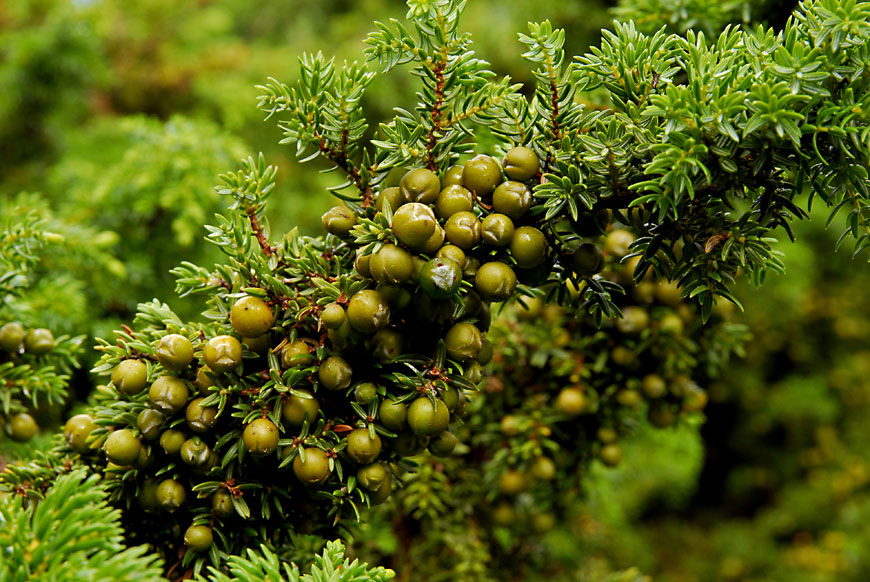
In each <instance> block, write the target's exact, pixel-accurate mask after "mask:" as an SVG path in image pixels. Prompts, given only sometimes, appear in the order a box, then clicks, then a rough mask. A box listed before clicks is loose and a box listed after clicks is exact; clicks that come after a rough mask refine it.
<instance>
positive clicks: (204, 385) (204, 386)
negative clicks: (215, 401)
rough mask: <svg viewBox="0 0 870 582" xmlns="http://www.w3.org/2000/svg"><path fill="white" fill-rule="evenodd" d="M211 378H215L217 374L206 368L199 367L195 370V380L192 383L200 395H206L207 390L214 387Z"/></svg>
mask: <svg viewBox="0 0 870 582" xmlns="http://www.w3.org/2000/svg"><path fill="white" fill-rule="evenodd" d="M213 376H217V374H216V373H215V371H214V370H212V369H210V368H209V367H208V366H200V367H199V368H197V370H196V380H194V381H193V385H194V386H196V389H197V391H198V392H199V393H200V394H208V389H209V388H211V387H212V386H214V380H213V379H212V377H213Z"/></svg>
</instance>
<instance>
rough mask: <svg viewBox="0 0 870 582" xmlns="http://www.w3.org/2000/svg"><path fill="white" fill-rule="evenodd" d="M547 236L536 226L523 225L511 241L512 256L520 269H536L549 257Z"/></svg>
mask: <svg viewBox="0 0 870 582" xmlns="http://www.w3.org/2000/svg"><path fill="white" fill-rule="evenodd" d="M548 246H549V245H548V244H547V238H546V237H545V236H544V233H543V232H541V231H540V230H539V229H537V228H535V227H534V226H521V227H519V228H518V229H516V231H515V232H514V236H513V239H511V242H510V250H511V256H512V257H513V258H514V260H515V261H516V262H517V267H519V268H520V269H534V268H535V267H537V266H538V265H540V264H541V263H543V262H544V261H545V260H546V259H547V249H548Z"/></svg>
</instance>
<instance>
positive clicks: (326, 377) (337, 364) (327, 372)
mask: <svg viewBox="0 0 870 582" xmlns="http://www.w3.org/2000/svg"><path fill="white" fill-rule="evenodd" d="M352 375H353V369H352V368H351V367H350V364H348V363H347V361H346V360H345V359H344V358H342V357H341V356H330V357H328V358H326V359H325V360H323V362H322V363H321V364H320V367H319V368H318V369H317V377H318V378H319V379H320V385H321V386H323V387H324V388H326V389H327V390H333V391H334V390H344V389H345V388H347V387H348V386H350V382H351V377H352Z"/></svg>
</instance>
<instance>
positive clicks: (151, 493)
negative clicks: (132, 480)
mask: <svg viewBox="0 0 870 582" xmlns="http://www.w3.org/2000/svg"><path fill="white" fill-rule="evenodd" d="M136 502H137V503H138V504H139V507H141V508H142V509H143V510H144V511H146V512H148V513H151V512H152V511H154V510H155V509H157V508H158V507H159V504H158V503H157V482H156V481H154V480H153V479H145V481H143V482H142V487H140V488H139V493H138V494H137V495H136Z"/></svg>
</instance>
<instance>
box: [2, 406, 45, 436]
mask: <svg viewBox="0 0 870 582" xmlns="http://www.w3.org/2000/svg"><path fill="white" fill-rule="evenodd" d="M7 430H8V431H9V436H11V437H12V440H14V441H18V442H20V443H25V442H27V441H29V440H30V439H32V438H33V437H34V436H36V433H37V432H38V431H39V425H38V424H36V420H35V419H34V418H33V417H32V416H30V415H29V414H27V413H26V412H19V413H18V414H15V415H13V416H12V417H11V418H10V419H9V426H8V429H7Z"/></svg>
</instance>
